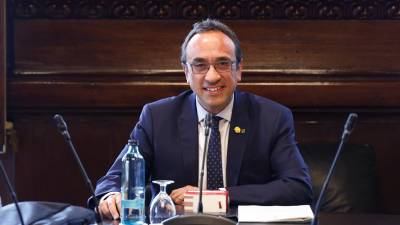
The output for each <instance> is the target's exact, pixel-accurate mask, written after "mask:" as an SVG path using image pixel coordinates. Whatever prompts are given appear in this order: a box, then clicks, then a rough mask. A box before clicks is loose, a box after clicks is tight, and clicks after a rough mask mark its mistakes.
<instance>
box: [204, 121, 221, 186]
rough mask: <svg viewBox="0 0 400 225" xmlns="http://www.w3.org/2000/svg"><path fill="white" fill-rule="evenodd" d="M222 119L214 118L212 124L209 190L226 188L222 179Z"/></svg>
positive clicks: (208, 162)
mask: <svg viewBox="0 0 400 225" xmlns="http://www.w3.org/2000/svg"><path fill="white" fill-rule="evenodd" d="M221 119H222V118H221V117H218V116H213V117H212V123H211V135H210V141H209V142H208V155H207V189H208V190H216V189H218V188H222V187H224V181H223V178H222V160H221V135H220V133H219V121H220V120H221Z"/></svg>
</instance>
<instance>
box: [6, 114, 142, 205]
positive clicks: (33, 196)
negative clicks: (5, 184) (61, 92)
mask: <svg viewBox="0 0 400 225" xmlns="http://www.w3.org/2000/svg"><path fill="white" fill-rule="evenodd" d="M54 113H56V112H54ZM54 113H49V112H47V113H39V114H33V115H27V114H19V113H14V120H15V121H16V122H15V126H16V129H17V130H18V133H19V138H20V139H19V141H20V151H19V152H18V157H17V159H16V167H17V168H16V173H17V174H18V177H17V179H16V186H17V191H18V193H20V198H21V199H22V200H25V201H26V200H34V201H38V200H40V201H55V202H68V203H71V204H75V205H82V206H84V205H85V204H86V200H87V198H88V197H89V195H90V193H89V189H88V188H87V187H86V184H85V182H84V180H83V178H82V176H81V174H80V172H79V167H78V165H77V164H76V162H75V161H74V160H73V156H72V153H71V152H70V150H69V149H68V147H67V144H66V143H65V141H64V139H63V138H62V136H61V135H60V134H59V133H58V132H57V130H56V127H55V124H54V122H53V120H52V117H53V115H54ZM57 113H62V114H63V117H64V119H65V120H66V122H67V125H68V128H69V131H70V134H71V137H72V141H73V142H74V145H75V147H76V150H77V153H78V154H79V156H80V157H81V161H82V163H83V165H84V166H85V168H86V169H87V172H88V176H89V177H90V178H91V180H92V182H93V184H95V183H96V181H97V180H98V179H99V178H100V177H101V176H103V175H104V174H105V173H106V172H107V170H108V168H109V167H110V166H111V164H112V163H113V162H114V159H115V158H116V157H117V155H118V153H119V151H120V150H121V149H122V147H123V146H124V144H126V143H127V140H128V137H129V134H130V131H131V129H132V128H133V127H134V125H135V122H136V120H137V114H138V113H137V112H135V111H132V112H130V113H123V114H121V113H112V114H110V113H108V114H107V113H106V114H101V113H100V114H86V115H85V114H81V113H68V112H57Z"/></svg>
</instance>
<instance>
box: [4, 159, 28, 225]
mask: <svg viewBox="0 0 400 225" xmlns="http://www.w3.org/2000/svg"><path fill="white" fill-rule="evenodd" d="M0 168H1V172H2V174H3V177H4V180H5V181H6V183H7V186H8V190H9V191H10V194H11V197H12V199H13V202H14V204H15V208H17V212H18V217H19V221H20V222H21V224H22V225H25V223H24V219H22V213H21V209H20V208H19V205H18V199H17V195H16V194H15V191H14V189H13V187H12V185H11V182H10V179H9V178H8V176H7V172H6V169H5V168H4V166H3V162H2V161H1V160H0Z"/></svg>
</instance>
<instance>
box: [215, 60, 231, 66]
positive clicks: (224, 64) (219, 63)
mask: <svg viewBox="0 0 400 225" xmlns="http://www.w3.org/2000/svg"><path fill="white" fill-rule="evenodd" d="M216 64H217V65H218V66H229V65H230V62H229V61H220V62H217V63H216Z"/></svg>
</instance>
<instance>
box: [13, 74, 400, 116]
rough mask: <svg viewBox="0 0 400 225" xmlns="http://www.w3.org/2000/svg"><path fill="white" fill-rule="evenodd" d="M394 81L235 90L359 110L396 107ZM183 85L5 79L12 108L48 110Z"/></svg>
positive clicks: (139, 98)
mask: <svg viewBox="0 0 400 225" xmlns="http://www.w3.org/2000/svg"><path fill="white" fill-rule="evenodd" d="M399 86H400V81H398V80H387V81H379V82H377V81H373V80H372V81H363V82H360V81H324V82H321V81H303V82H291V81H275V82H263V83H252V82H241V83H239V85H238V89H239V90H243V91H248V92H252V93H255V94H258V95H261V96H265V97H267V98H271V99H273V100H275V101H278V102H281V103H282V104H285V105H287V106H289V107H292V108H314V109H317V108H349V107H350V108H364V109H373V108H380V110H384V109H385V108H386V109H397V110H399V109H400V108H399V106H400V92H399V91H395V90H398V87H399ZM187 89H189V86H188V85H187V84H186V82H184V81H183V82H166V81H164V82H156V81H154V82H149V81H127V80H120V81H117V80H114V81H110V80H108V81H107V80H104V81H102V80H97V81H96V80H91V81H83V80H69V81H68V80H59V81H58V80H57V79H55V80H53V81H51V82H49V81H48V80H46V79H44V80H42V81H41V80H37V79H36V80H31V79H12V80H11V81H10V82H9V91H8V96H7V97H8V99H9V105H8V106H9V107H10V108H11V109H12V110H13V111H18V109H20V110H22V111H29V110H30V109H36V110H43V109H54V108H66V109H79V110H84V109H87V110H90V109H93V110H100V111H101V110H126V109H140V108H141V107H142V106H143V105H144V104H146V103H149V102H152V101H155V100H158V99H160V98H165V97H169V96H174V95H177V94H179V93H180V92H182V91H184V90H187Z"/></svg>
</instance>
